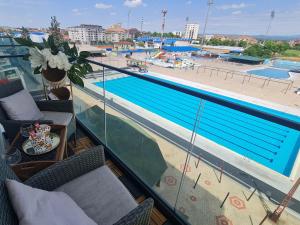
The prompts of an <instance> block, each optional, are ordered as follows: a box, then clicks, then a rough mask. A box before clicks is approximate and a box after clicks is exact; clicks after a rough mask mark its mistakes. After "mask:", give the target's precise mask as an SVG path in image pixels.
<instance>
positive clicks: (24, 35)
mask: <svg viewBox="0 0 300 225" xmlns="http://www.w3.org/2000/svg"><path fill="white" fill-rule="evenodd" d="M21 37H22V38H24V39H28V38H29V37H30V35H29V30H28V29H27V28H25V27H22V28H21Z"/></svg>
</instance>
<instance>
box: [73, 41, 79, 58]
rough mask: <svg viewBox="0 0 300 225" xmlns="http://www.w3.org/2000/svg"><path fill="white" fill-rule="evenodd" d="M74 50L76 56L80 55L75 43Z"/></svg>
mask: <svg viewBox="0 0 300 225" xmlns="http://www.w3.org/2000/svg"><path fill="white" fill-rule="evenodd" d="M72 51H73V53H74V56H76V57H78V51H77V48H76V45H75V44H74V45H73V48H72Z"/></svg>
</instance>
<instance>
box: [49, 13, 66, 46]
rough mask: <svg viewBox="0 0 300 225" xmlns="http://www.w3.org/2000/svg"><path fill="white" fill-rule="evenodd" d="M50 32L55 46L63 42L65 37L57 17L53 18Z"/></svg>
mask: <svg viewBox="0 0 300 225" xmlns="http://www.w3.org/2000/svg"><path fill="white" fill-rule="evenodd" d="M49 32H50V34H51V35H52V36H53V38H54V42H55V44H59V43H62V42H63V36H62V34H61V32H60V23H59V22H58V21H57V19H56V16H51V23H50V27H49Z"/></svg>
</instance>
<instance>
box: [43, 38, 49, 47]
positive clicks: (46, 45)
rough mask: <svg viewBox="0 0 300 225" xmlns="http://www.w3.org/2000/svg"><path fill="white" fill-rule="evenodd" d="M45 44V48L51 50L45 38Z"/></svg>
mask: <svg viewBox="0 0 300 225" xmlns="http://www.w3.org/2000/svg"><path fill="white" fill-rule="evenodd" d="M43 43H44V47H45V48H50V46H49V44H48V42H47V41H46V39H45V38H43Z"/></svg>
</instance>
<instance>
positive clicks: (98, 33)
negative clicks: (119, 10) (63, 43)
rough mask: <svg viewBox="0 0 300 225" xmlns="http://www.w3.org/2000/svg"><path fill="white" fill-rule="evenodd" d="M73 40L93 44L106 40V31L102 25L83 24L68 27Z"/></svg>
mask: <svg viewBox="0 0 300 225" xmlns="http://www.w3.org/2000/svg"><path fill="white" fill-rule="evenodd" d="M67 31H68V34H69V38H70V40H71V41H74V42H80V43H81V44H93V43H96V42H98V41H104V40H105V33H104V29H103V28H102V26H98V25H89V24H81V25H80V26H75V27H69V28H68V29H67Z"/></svg>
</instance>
